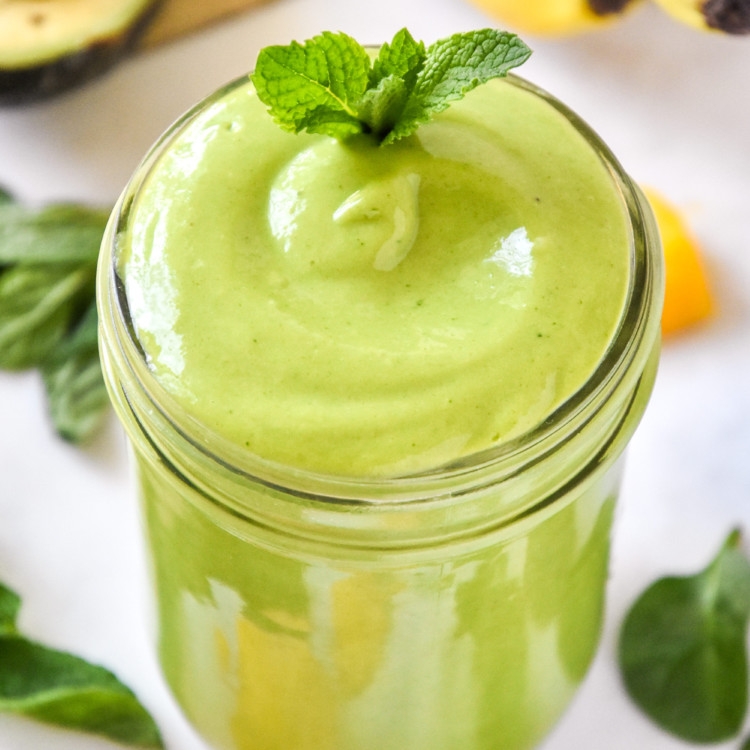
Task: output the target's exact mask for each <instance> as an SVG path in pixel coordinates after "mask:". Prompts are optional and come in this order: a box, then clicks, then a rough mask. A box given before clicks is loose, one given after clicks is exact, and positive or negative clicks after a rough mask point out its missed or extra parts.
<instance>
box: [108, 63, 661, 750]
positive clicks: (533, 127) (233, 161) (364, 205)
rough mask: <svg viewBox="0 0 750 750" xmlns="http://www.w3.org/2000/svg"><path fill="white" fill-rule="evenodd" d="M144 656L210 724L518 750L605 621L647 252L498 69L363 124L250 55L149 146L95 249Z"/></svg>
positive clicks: (257, 749) (227, 731)
mask: <svg viewBox="0 0 750 750" xmlns="http://www.w3.org/2000/svg"><path fill="white" fill-rule="evenodd" d="M99 300H100V312H101V343H102V358H103V362H104V367H105V371H106V378H107V381H108V386H109V388H110V392H111V395H112V398H113V401H114V403H115V406H116V409H117V411H118V414H119V416H120V418H121V420H122V422H123V423H124V425H125V427H126V430H127V432H128V435H129V438H130V441H131V444H132V447H133V453H134V458H135V465H136V468H137V478H138V487H139V492H140V497H141V502H142V506H143V515H144V520H145V529H146V533H147V538H148V545H149V550H150V561H151V568H152V577H153V585H154V589H155V602H156V605H155V610H156V626H157V637H158V653H159V658H160V661H161V665H162V668H163V671H164V674H165V676H166V679H167V681H168V683H169V685H170V687H171V689H172V691H173V692H174V695H175V696H176V698H177V700H178V701H179V703H180V705H181V707H182V708H183V710H184V712H185V714H186V715H187V717H188V718H189V720H190V721H191V722H192V723H193V724H194V726H195V727H196V728H197V730H198V731H199V732H200V733H201V734H202V735H203V736H204V737H205V738H206V741H207V742H208V743H209V744H210V745H211V747H215V748H221V749H222V750H406V749H408V750H524V749H528V748H531V747H533V746H535V745H536V744H537V743H538V742H539V741H540V740H541V738H542V737H543V736H544V735H545V734H546V733H547V732H548V731H549V729H550V727H551V726H552V725H553V724H554V722H555V721H556V719H557V718H558V717H559V715H560V713H561V712H562V710H563V709H564V707H565V706H566V704H567V703H568V701H569V699H570V698H571V696H572V694H573V692H574V690H575V689H576V687H577V685H578V684H579V683H580V681H581V680H582V678H583V676H584V675H585V673H586V670H587V668H588V666H589V664H590V661H591V659H592V657H593V654H594V652H595V649H596V645H597V642H598V638H599V633H600V628H601V623H602V611H603V603H604V588H605V582H606V578H607V567H608V554H609V538H610V527H611V522H612V515H613V506H614V504H615V499H616V495H617V490H618V482H619V477H620V473H621V468H622V453H623V449H624V448H625V445H626V443H627V441H628V439H629V438H630V436H631V434H632V432H633V430H634V429H635V426H636V424H637V422H638V420H639V419H640V416H641V414H642V412H643V409H644V406H645V403H646V400H647V398H648V395H649V393H650V390H651V386H652V382H653V377H654V372H655V367H656V359H657V350H658V334H659V312H660V304H661V266H660V251H659V246H658V239H657V236H656V232H655V228H654V223H653V219H652V217H651V214H650V212H649V209H648V207H647V204H646V202H645V200H644V199H643V197H642V196H641V194H640V192H639V191H638V189H637V188H636V187H635V186H634V185H633V183H632V181H631V180H630V179H629V178H628V177H627V175H626V174H625V173H624V172H623V170H622V169H621V167H620V166H619V164H618V163H617V162H616V161H615V159H614V157H613V156H612V155H611V154H610V152H609V151H608V150H607V148H606V147H605V146H604V145H603V144H602V143H601V141H600V140H599V139H598V138H597V137H596V136H595V135H594V134H593V133H592V132H591V131H590V130H589V129H588V127H587V126H586V125H585V124H584V123H583V122H581V121H580V120H579V119H578V118H577V117H576V116H575V115H574V114H572V113H571V112H569V111H568V110H567V109H566V108H565V107H564V106H563V105H561V104H560V103H559V102H557V101H556V100H554V99H553V98H551V97H550V96H549V95H548V94H546V93H544V92H542V91H540V90H539V89H537V88H535V87H534V86H532V85H530V84H528V83H526V82H524V81H523V80H522V79H519V78H517V77H509V78H507V79H503V80H494V81H491V82H490V83H488V84H486V85H484V86H481V87H479V88H477V89H476V90H474V91H472V92H471V93H470V94H468V95H467V96H466V97H465V98H464V99H463V100H461V101H459V102H456V103H454V104H453V105H452V106H451V107H450V108H449V109H447V110H446V111H444V112H442V113H440V114H439V115H437V116H436V117H434V118H433V119H432V120H431V121H430V122H428V123H426V124H424V125H422V126H421V127H420V128H419V130H418V131H417V132H416V133H415V134H413V135H411V136H410V137H408V138H405V139H403V140H402V141H399V142H397V143H395V144H393V145H389V146H387V147H380V146H378V145H377V144H376V143H374V142H373V140H372V138H371V137H370V136H367V135H362V136H357V137H355V138H352V139H349V140H347V141H345V142H338V141H336V140H333V139H331V138H328V137H326V136H323V135H309V134H300V135H293V134H290V133H288V132H284V131H283V130H281V129H280V128H278V127H277V125H276V124H275V123H274V122H273V120H272V119H271V118H270V117H269V116H268V114H267V112H266V111H265V107H264V106H263V104H262V103H261V102H260V101H259V100H258V98H257V96H256V95H255V93H254V90H253V88H252V86H251V84H250V83H249V81H248V79H247V78H244V79H242V80H239V81H237V82H235V83H233V84H230V85H228V86H227V87H225V88H223V89H222V90H220V91H218V92H217V93H216V94H214V95H213V96H211V97H209V98H208V99H207V100H206V101H204V102H202V103H201V104H200V105H198V107H197V108H196V109H194V110H193V111H192V112H190V113H189V114H188V115H187V116H186V117H185V118H183V119H182V120H181V121H179V122H178V123H177V124H176V125H175V126H173V127H172V128H171V129H170V131H169V132H168V133H167V134H166V135H165V136H164V137H163V138H162V139H161V140H160V141H159V143H158V144H157V145H156V146H155V148H154V149H153V150H152V152H151V153H150V154H149V156H148V157H147V158H146V160H145V161H144V163H143V164H142V165H141V167H140V168H139V169H138V171H137V172H136V174H135V176H134V177H133V179H132V181H131V183H130V184H129V186H128V187H127V189H126V191H125V193H124V195H123V197H122V199H121V201H120V202H119V204H118V206H117V208H116V210H115V213H114V215H113V219H112V221H111V222H110V227H109V229H108V234H107V237H106V238H105V243H104V251H103V256H102V261H101V265H100V277H99Z"/></svg>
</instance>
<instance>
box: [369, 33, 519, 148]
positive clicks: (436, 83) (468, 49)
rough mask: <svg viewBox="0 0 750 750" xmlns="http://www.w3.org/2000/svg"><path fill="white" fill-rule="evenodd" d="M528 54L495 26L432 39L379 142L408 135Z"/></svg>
mask: <svg viewBox="0 0 750 750" xmlns="http://www.w3.org/2000/svg"><path fill="white" fill-rule="evenodd" d="M530 55H531V50H530V49H529V48H528V47H527V46H526V45H525V44H524V43H523V42H522V41H521V40H520V39H519V38H518V37H517V36H516V35H515V34H509V33H507V32H505V31H498V30H496V29H483V30H481V31H472V32H469V33H466V34H454V35H453V36H451V37H449V38H448V39H443V40H441V41H438V42H435V44H433V45H431V46H430V47H429V49H428V50H427V58H426V60H425V62H424V67H423V68H422V70H421V71H420V73H419V75H418V76H417V80H416V83H415V86H414V90H413V91H412V93H411V95H410V97H409V100H408V101H407V103H406V106H405V108H404V111H403V114H402V115H401V117H400V118H399V121H398V122H397V123H396V124H395V126H394V127H393V129H392V130H391V131H390V133H388V135H387V136H386V137H385V139H384V140H383V143H384V144H387V143H393V142H394V141H397V140H398V139H399V138H403V137H405V136H407V135H410V134H411V133H413V132H414V131H415V130H416V129H417V128H418V127H419V125H420V124H421V123H423V122H426V121H427V120H429V119H430V118H431V117H432V116H433V115H434V114H437V113H438V112H442V111H443V110H444V109H446V108H447V107H448V106H450V104H451V102H454V101H456V100H458V99H461V98H463V97H464V96H465V95H466V94H467V93H468V92H469V91H471V90H472V89H474V88H476V87H477V86H479V85H480V84H482V83H486V82H487V81H489V80H490V79H492V78H498V77H503V76H505V75H507V73H508V72H509V71H510V70H511V69H512V68H515V67H517V66H519V65H521V64H522V63H524V62H525V61H526V60H527V59H528V58H529V56H530Z"/></svg>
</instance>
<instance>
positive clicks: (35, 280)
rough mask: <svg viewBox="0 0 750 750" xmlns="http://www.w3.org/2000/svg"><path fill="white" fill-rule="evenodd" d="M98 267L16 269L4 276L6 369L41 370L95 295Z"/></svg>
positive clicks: (1, 345) (0, 295)
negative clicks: (75, 317) (44, 362)
mask: <svg viewBox="0 0 750 750" xmlns="http://www.w3.org/2000/svg"><path fill="white" fill-rule="evenodd" d="M94 276H95V266H93V265H90V264H87V265H85V266H79V265H73V264H68V263H61V264H42V265H30V266H26V265H22V264H16V265H14V266H12V267H11V268H10V269H8V270H7V271H5V272H4V273H3V274H2V275H1V276H0V368H3V369H5V370H23V369H26V368H29V367H37V366H38V365H40V364H41V363H42V362H43V361H44V359H45V358H46V357H48V356H49V355H50V353H51V352H52V350H53V348H54V347H55V346H56V345H57V344H58V342H59V341H60V340H61V339H62V337H63V336H64V335H65V334H66V333H67V331H68V328H69V326H70V324H71V321H72V320H73V317H74V315H75V314H76V311H77V310H78V309H79V308H80V306H81V304H82V302H85V300H86V299H87V298H91V297H92V295H93V294H94V291H93V285H94Z"/></svg>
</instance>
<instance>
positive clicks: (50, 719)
mask: <svg viewBox="0 0 750 750" xmlns="http://www.w3.org/2000/svg"><path fill="white" fill-rule="evenodd" d="M20 602H21V600H20V598H19V596H18V595H17V594H16V593H15V592H13V591H11V590H10V589H9V588H7V587H6V586H3V585H2V584H0V711H4V712H8V713H16V714H20V715H23V716H27V717H29V718H32V719H37V720H38V721H43V722H46V723H48V724H55V725H57V726H61V727H65V728H67V729H75V730H79V731H84V732H89V733H92V734H98V735H101V736H103V737H108V738H109V739H111V740H114V741H115V742H121V743H124V744H128V745H138V746H140V747H152V748H162V747H164V745H163V743H162V740H161V736H160V734H159V730H158V728H157V727H156V724H155V723H154V720H153V719H152V718H151V716H150V715H149V714H148V712H147V711H146V709H145V708H144V707H143V706H142V705H141V704H140V703H139V701H138V699H137V698H136V697H135V695H134V694H133V692H132V691H131V690H130V689H129V688H128V687H126V686H125V685H123V684H122V683H121V682H120V681H119V680H118V679H117V677H115V675H113V674H112V672H110V671H108V670H107V669H104V667H99V666H96V665H94V664H90V663H89V662H87V661H85V660H83V659H81V658H79V657H78V656H74V655H73V654H69V653H67V652H65V651H57V650H55V649H51V648H47V647H46V646H43V645H41V644H39V643H35V642H34V641H30V640H28V639H27V638H24V637H23V636H22V635H19V634H18V632H17V629H16V617H17V614H18V610H19V607H20Z"/></svg>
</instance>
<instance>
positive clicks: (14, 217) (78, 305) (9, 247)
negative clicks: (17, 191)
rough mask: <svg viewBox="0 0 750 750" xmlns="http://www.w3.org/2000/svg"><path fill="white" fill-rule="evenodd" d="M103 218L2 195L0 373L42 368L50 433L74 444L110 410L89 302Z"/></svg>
mask: <svg viewBox="0 0 750 750" xmlns="http://www.w3.org/2000/svg"><path fill="white" fill-rule="evenodd" d="M107 217H108V212H107V211H102V210H99V209H91V208H87V207H85V206H78V205H73V204H54V205H50V206H45V207H43V208H41V209H31V208H28V207H26V206H23V205H21V204H20V203H18V202H16V201H14V200H13V197H12V196H11V194H10V193H9V192H7V191H5V190H2V189H1V188H0V368H2V369H6V370H22V369H26V368H30V367H37V368H40V369H41V373H42V378H43V381H44V385H45V388H46V390H47V400H48V405H49V412H50V416H51V417H52V422H53V425H54V427H55V429H56V430H57V432H58V434H59V435H60V436H61V437H63V438H64V439H66V440H69V441H71V442H76V443H77V442H83V441H84V440H86V439H87V438H89V437H90V436H91V435H92V434H93V432H94V430H95V429H96V427H97V426H98V424H99V422H100V421H101V418H102V416H103V414H104V411H105V409H106V408H107V404H108V399H107V396H106V391H105V388H104V381H103V378H102V373H101V365H100V363H99V353H98V347H97V340H96V334H97V317H96V304H95V300H94V297H95V276H96V262H97V258H98V256H99V246H100V245H101V241H102V236H103V234H104V230H105V228H106V224H107Z"/></svg>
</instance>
